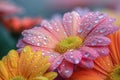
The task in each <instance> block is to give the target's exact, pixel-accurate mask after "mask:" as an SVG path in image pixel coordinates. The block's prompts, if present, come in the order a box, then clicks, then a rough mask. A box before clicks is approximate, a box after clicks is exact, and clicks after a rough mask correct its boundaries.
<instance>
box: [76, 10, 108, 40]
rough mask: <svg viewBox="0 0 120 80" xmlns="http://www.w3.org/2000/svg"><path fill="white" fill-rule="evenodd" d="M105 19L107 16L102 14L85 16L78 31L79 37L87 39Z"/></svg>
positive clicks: (90, 13) (95, 13) (94, 13)
mask: <svg viewBox="0 0 120 80" xmlns="http://www.w3.org/2000/svg"><path fill="white" fill-rule="evenodd" d="M105 18H106V15H105V14H102V13H100V12H89V13H88V14H86V15H84V16H83V17H82V20H81V24H80V27H79V29H78V35H79V36H80V37H83V38H85V37H86V36H87V35H88V34H89V33H90V32H91V31H92V30H93V29H94V28H95V27H96V26H97V25H98V24H100V23H101V22H102V21H103V20H104V19H105Z"/></svg>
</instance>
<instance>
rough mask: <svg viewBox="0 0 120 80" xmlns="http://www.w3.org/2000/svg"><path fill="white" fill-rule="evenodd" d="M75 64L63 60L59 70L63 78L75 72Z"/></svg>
mask: <svg viewBox="0 0 120 80" xmlns="http://www.w3.org/2000/svg"><path fill="white" fill-rule="evenodd" d="M73 68H74V65H73V64H72V63H69V62H67V61H65V60H63V62H62V64H61V65H60V66H59V67H58V72H59V73H60V75H61V76H62V77H63V78H69V77H70V76H71V75H72V73H73Z"/></svg>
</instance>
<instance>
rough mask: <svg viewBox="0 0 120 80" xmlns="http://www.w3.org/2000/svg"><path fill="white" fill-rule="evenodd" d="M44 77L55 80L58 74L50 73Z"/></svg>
mask: <svg viewBox="0 0 120 80" xmlns="http://www.w3.org/2000/svg"><path fill="white" fill-rule="evenodd" d="M44 76H45V77H47V78H48V80H54V79H55V78H56V77H57V73H55V72H48V73H46V74H45V75H44Z"/></svg>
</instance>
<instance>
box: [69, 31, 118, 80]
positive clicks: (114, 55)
mask: <svg viewBox="0 0 120 80" xmlns="http://www.w3.org/2000/svg"><path fill="white" fill-rule="evenodd" d="M109 37H110V39H111V41H112V43H111V44H110V45H109V49H110V54H109V55H108V56H105V57H99V58H97V59H96V60H95V66H94V69H92V70H80V71H78V72H75V73H74V74H73V75H72V76H71V78H70V79H68V80H94V79H95V80H120V49H119V48H120V30H119V31H118V32H116V33H115V34H112V35H110V36H109ZM85 76H86V77H85ZM91 78H92V79H91ZM93 78H94V79H93Z"/></svg>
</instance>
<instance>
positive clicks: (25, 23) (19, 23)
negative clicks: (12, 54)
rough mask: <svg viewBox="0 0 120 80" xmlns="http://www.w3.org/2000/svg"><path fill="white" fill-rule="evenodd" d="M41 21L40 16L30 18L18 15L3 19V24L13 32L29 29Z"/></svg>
mask: <svg viewBox="0 0 120 80" xmlns="http://www.w3.org/2000/svg"><path fill="white" fill-rule="evenodd" d="M40 22H41V19H40V18H30V17H24V18H23V19H20V18H18V17H13V18H8V19H4V20H3V24H4V25H5V27H6V28H7V29H8V30H9V31H11V32H13V33H20V32H22V31H23V30H25V29H29V28H31V27H33V26H35V25H37V24H39V23H40Z"/></svg>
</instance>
